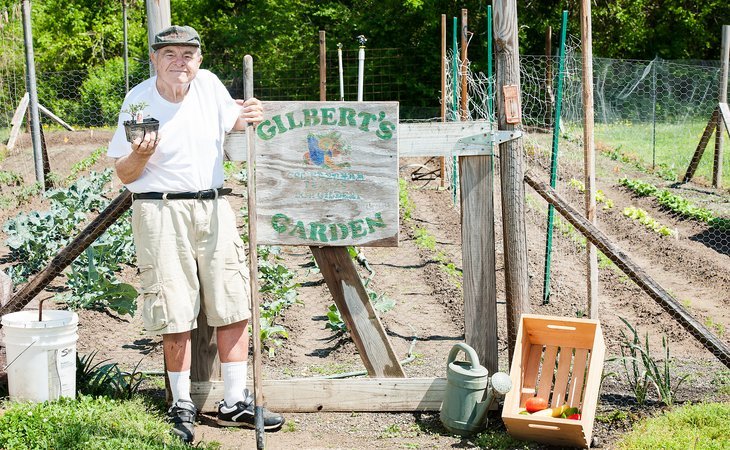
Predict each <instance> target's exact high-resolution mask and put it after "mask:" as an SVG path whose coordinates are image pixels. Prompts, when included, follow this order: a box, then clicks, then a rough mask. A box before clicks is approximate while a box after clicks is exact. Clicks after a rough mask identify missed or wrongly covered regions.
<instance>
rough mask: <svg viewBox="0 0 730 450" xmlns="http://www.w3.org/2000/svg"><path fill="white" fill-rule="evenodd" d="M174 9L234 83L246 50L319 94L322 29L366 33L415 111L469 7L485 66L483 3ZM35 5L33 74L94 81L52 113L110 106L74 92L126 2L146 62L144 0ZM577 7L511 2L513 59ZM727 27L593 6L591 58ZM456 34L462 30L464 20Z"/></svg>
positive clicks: (263, 2)
mask: <svg viewBox="0 0 730 450" xmlns="http://www.w3.org/2000/svg"><path fill="white" fill-rule="evenodd" d="M170 3H171V5H170V8H171V13H172V14H171V15H172V22H173V23H177V24H189V25H192V26H193V27H195V28H196V29H198V31H199V32H200V33H201V36H202V40H203V51H204V55H205V56H204V67H206V68H209V69H211V70H213V71H215V72H216V73H218V74H219V75H220V76H221V77H222V78H224V79H227V80H235V79H236V78H240V75H239V73H240V65H241V63H240V61H241V59H242V56H243V54H244V53H249V54H251V55H253V57H254V60H255V61H257V68H258V69H259V70H261V69H262V68H265V71H266V72H265V77H266V78H267V79H268V80H270V82H271V83H273V84H276V83H283V82H284V81H282V80H283V78H284V76H283V75H284V74H290V75H291V73H292V71H298V72H297V73H296V77H297V79H300V80H305V81H306V83H305V84H306V85H305V86H303V87H302V88H303V89H306V92H307V95H310V94H309V92H317V89H318V88H317V79H316V78H317V76H316V74H317V73H318V64H319V61H318V59H319V44H318V33H319V31H320V30H324V31H326V33H327V43H328V48H329V49H330V51H332V49H333V48H334V44H336V43H337V42H342V43H343V45H344V46H345V48H350V49H356V46H357V42H356V37H357V36H358V35H365V36H366V37H367V39H368V41H367V46H368V48H371V49H386V48H399V49H402V51H401V53H400V55H399V57H400V58H401V60H400V64H401V67H403V68H406V70H400V71H397V72H398V73H396V74H394V75H393V77H395V78H394V79H393V81H392V82H394V83H398V85H399V86H403V87H405V90H406V91H407V95H408V96H409V98H408V100H409V101H411V102H413V103H418V102H419V101H425V100H423V99H429V101H432V100H433V97H434V95H437V93H438V90H439V85H440V83H439V78H440V48H441V15H442V14H443V15H445V16H446V19H447V20H446V23H447V46H448V48H451V39H452V28H453V26H452V19H453V18H460V16H461V10H462V8H464V9H467V10H468V21H469V22H468V23H469V25H468V29H469V31H470V34H469V38H470V43H469V59H470V61H471V62H472V65H473V68H474V69H475V70H483V69H484V66H485V65H486V56H485V49H486V41H487V36H486V28H487V24H486V8H487V5H488V4H489V3H490V2H489V1H487V0H463V1H461V2H457V1H454V0H378V1H375V0H358V1H354V0H318V1H307V0H276V1H273V0H219V1H212V0H170ZM30 4H31V5H32V26H33V41H34V47H35V61H36V70H37V71H38V72H41V73H49V72H56V73H62V72H64V71H71V70H84V71H86V72H87V73H89V74H90V76H92V75H91V74H96V75H94V76H96V77H97V79H96V80H95V81H94V80H90V81H88V82H86V81H84V82H77V83H76V85H75V86H64V88H65V89H73V90H74V92H79V94H78V95H76V94H74V95H71V96H69V97H68V98H67V99H65V100H64V101H67V102H68V103H69V104H68V105H59V107H63V109H65V110H68V111H70V109H71V108H76V109H79V106H78V105H74V104H73V103H74V102H76V103H79V104H81V105H87V104H91V103H90V102H92V103H93V102H97V103H99V102H101V103H105V102H104V100H103V99H102V98H101V97H102V96H103V93H98V92H97V94H96V98H95V99H93V100H88V99H83V98H81V95H83V92H81V86H82V85H85V86H87V89H86V91H85V92H89V93H90V92H94V91H97V89H96V88H95V87H93V86H97V85H98V84H99V83H102V84H103V80H104V79H107V78H108V77H109V76H111V74H113V73H115V72H116V71H118V67H119V66H118V58H119V57H120V56H121V55H122V51H123V44H124V42H123V33H122V30H123V25H122V23H123V22H122V5H123V4H126V6H127V14H128V34H129V39H128V42H129V50H130V56H131V58H132V59H134V60H137V61H141V62H146V61H147V59H148V50H147V24H146V7H145V1H142V0H34V1H33V2H30ZM19 5H20V2H19V1H18V0H15V1H11V0H0V37H1V38H2V40H3V42H2V44H3V46H2V49H0V55H2V58H0V68H2V69H8V68H12V70H14V71H15V72H20V71H22V70H23V66H24V55H23V51H22V50H23V42H22V30H20V28H22V27H21V26H20V19H19V15H20V14H19V11H20V7H19ZM580 5H581V2H580V1H577V0H564V1H554V0H539V1H538V0H527V1H525V2H518V15H519V17H518V20H519V42H520V53H521V54H543V53H544V52H545V33H546V30H547V28H548V26H551V27H552V29H553V36H554V37H553V40H552V41H553V42H552V46H553V51H552V53H553V54H556V53H557V51H556V50H555V47H557V41H558V39H557V38H556V37H555V36H558V33H559V31H560V30H559V28H560V22H561V11H562V10H563V9H566V10H568V11H569V29H568V32H569V33H570V34H571V35H574V36H577V37H580V25H579V23H580V21H579V18H580ZM8 17H11V18H12V17H14V19H13V20H8ZM728 20H730V2H728V1H727V0H705V1H702V2H689V1H680V0H592V23H593V46H594V51H593V54H594V56H597V57H608V58H624V59H653V58H654V57H655V56H659V57H661V58H664V59H710V60H717V59H718V56H719V53H720V38H721V36H720V34H721V26H722V24H723V22H728ZM457 27H459V29H461V23H460V21H459V22H458V24H457ZM92 69H93V70H92ZM100 80H101V81H100ZM0 82H2V81H0ZM6 82H7V81H6ZM62 84H63V82H62V81H58V82H56V83H55V84H54V83H52V82H47V83H45V85H46V86H45V87H44V88H43V89H46V90H51V91H52V90H54V89H57V88H58V89H60V88H61V85H62ZM288 88H289V86H287V89H288ZM293 89H294V88H293ZM296 89H298V88H296ZM41 94H42V95H43V98H44V101H46V102H48V103H52V102H53V101H54V100H53V99H52V97H53V95H52V94H53V92H48V93H43V92H41ZM46 94H47V95H46ZM0 95H3V94H0ZM310 97H311V95H310ZM0 100H2V98H0ZM401 100H403V98H401ZM111 103H113V102H111ZM111 103H110V102H106V103H105V104H108V105H111ZM54 106H55V105H54ZM107 110H108V108H107V109H105V112H104V114H107V113H108V111H107Z"/></svg>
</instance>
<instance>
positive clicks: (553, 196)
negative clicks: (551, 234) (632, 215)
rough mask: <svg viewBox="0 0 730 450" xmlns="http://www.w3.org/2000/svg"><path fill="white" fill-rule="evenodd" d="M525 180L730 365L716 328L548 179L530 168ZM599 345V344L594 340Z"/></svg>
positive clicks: (729, 352) (700, 341)
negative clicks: (688, 307) (694, 313)
mask: <svg viewBox="0 0 730 450" xmlns="http://www.w3.org/2000/svg"><path fill="white" fill-rule="evenodd" d="M525 181H526V182H527V184H529V185H530V186H532V188H533V189H535V192H537V193H538V194H540V196H541V197H542V198H544V199H545V200H546V201H547V202H548V203H550V204H552V205H553V206H555V209H556V210H558V212H559V213H560V214H562V216H563V217H565V219H566V220H567V221H568V222H570V223H571V225H573V226H574V227H575V228H576V229H578V231H580V232H581V233H582V234H583V235H584V236H585V237H586V239H588V241H590V242H591V243H592V244H593V245H595V246H596V247H598V249H599V250H600V251H602V252H603V253H604V254H605V255H606V256H608V258H609V259H610V260H611V261H613V262H614V263H616V265H617V266H618V267H619V268H620V269H621V270H622V271H623V272H624V273H625V274H626V275H628V277H629V278H631V279H632V280H633V281H634V282H635V283H636V284H638V285H639V287H640V288H641V289H642V290H643V291H644V292H646V293H647V294H648V295H649V296H650V297H651V298H653V299H654V300H655V301H656V302H657V303H659V306H661V307H662V309H664V310H665V311H666V312H668V313H669V314H670V315H671V316H672V318H673V319H674V320H676V321H677V322H679V324H680V325H682V327H683V328H684V329H685V330H687V331H688V332H689V334H691V335H692V336H693V337H694V338H695V339H697V341H698V342H699V343H700V344H702V346H704V347H705V348H706V349H707V350H709V351H710V352H712V354H714V355H715V356H716V357H717V359H719V360H720V362H722V363H723V364H725V366H727V367H730V347H728V346H727V344H725V343H724V342H723V341H722V340H720V339H719V338H718V337H717V336H715V335H714V334H713V333H712V331H710V330H709V329H708V328H707V327H705V326H704V325H703V324H702V323H701V322H699V321H698V320H697V319H695V318H694V317H693V316H692V314H690V313H689V311H687V310H686V309H685V308H684V307H683V306H682V305H681V304H680V303H679V302H678V301H677V299H675V298H674V297H672V296H671V295H670V294H669V293H668V292H667V291H666V290H664V288H662V287H661V286H660V285H659V284H658V283H657V282H656V281H654V280H653V279H652V278H651V277H649V275H647V274H646V272H644V270H643V269H642V268H641V267H639V266H638V265H637V264H636V263H634V262H633V261H632V260H631V259H630V258H629V257H628V255H626V254H625V253H624V252H623V251H622V250H621V249H619V248H618V247H616V246H615V245H614V244H613V243H612V242H611V240H610V239H609V238H608V236H606V235H605V234H603V232H602V231H601V230H599V229H598V228H597V227H596V226H595V225H593V224H592V223H591V222H590V221H588V220H587V219H586V218H585V217H583V216H581V214H580V213H579V212H578V211H576V210H575V208H573V207H572V206H571V205H570V204H569V203H568V202H566V201H565V200H564V199H563V198H562V197H560V196H559V195H558V193H557V192H555V190H554V189H552V188H551V187H550V186H549V185H548V184H547V183H544V182H542V181H540V180H539V179H538V178H537V177H535V176H534V175H533V174H532V173H531V172H530V171H527V172H526V173H525ZM594 345H595V344H594Z"/></svg>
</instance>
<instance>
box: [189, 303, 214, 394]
mask: <svg viewBox="0 0 730 450" xmlns="http://www.w3.org/2000/svg"><path fill="white" fill-rule="evenodd" d="M197 323H198V328H196V329H195V330H193V332H192V334H191V337H190V346H191V352H192V355H193V360H192V365H191V366H190V380H191V381H193V382H195V381H211V380H220V379H221V364H220V358H219V357H218V346H217V340H216V335H215V328H214V327H211V326H208V319H207V318H206V317H205V314H199V315H198V319H197Z"/></svg>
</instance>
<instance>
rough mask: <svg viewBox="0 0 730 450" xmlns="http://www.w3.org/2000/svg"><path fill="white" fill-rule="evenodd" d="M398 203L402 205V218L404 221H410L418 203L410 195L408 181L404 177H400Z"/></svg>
mask: <svg viewBox="0 0 730 450" xmlns="http://www.w3.org/2000/svg"><path fill="white" fill-rule="evenodd" d="M398 205H399V206H400V214H401V219H402V220H403V221H404V222H407V221H409V220H410V219H411V216H412V215H413V210H414V209H415V208H416V204H415V203H414V202H413V200H412V199H411V197H410V195H408V182H407V181H406V180H404V179H403V178H399V179H398Z"/></svg>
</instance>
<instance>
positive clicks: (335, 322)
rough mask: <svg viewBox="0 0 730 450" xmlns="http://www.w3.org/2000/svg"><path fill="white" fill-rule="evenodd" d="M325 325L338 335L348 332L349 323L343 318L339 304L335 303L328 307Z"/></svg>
mask: <svg viewBox="0 0 730 450" xmlns="http://www.w3.org/2000/svg"><path fill="white" fill-rule="evenodd" d="M324 327H325V328H327V329H328V330H332V331H333V332H334V333H335V334H336V335H340V334H344V333H346V332H347V325H346V324H345V321H344V320H342V314H340V310H339V309H337V305H335V304H334V303H333V304H331V305H330V307H329V308H327V323H325V324H324Z"/></svg>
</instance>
